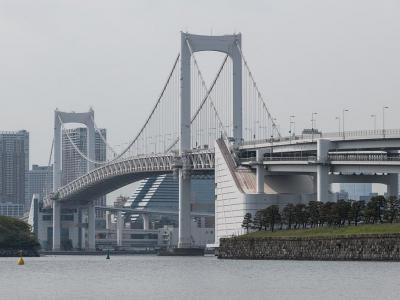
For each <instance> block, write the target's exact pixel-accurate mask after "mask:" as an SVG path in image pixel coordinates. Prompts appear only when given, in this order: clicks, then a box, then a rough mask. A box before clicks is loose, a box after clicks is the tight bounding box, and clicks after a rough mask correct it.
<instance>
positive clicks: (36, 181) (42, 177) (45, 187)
mask: <svg viewBox="0 0 400 300" xmlns="http://www.w3.org/2000/svg"><path fill="white" fill-rule="evenodd" d="M52 191H53V166H38V165H32V169H31V170H29V171H28V172H27V174H26V182H25V211H27V210H29V208H30V206H31V201H32V196H33V194H38V197H39V200H42V199H43V197H44V196H46V195H47V194H48V193H49V192H52Z"/></svg>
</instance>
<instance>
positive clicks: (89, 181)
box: [44, 150, 214, 207]
mask: <svg viewBox="0 0 400 300" xmlns="http://www.w3.org/2000/svg"><path fill="white" fill-rule="evenodd" d="M179 168H183V169H185V170H187V171H188V172H191V173H192V174H196V175H202V174H210V173H211V172H213V170H214V152H212V151H210V150H199V151H195V152H192V153H189V154H187V156H186V157H184V158H180V157H177V156H176V155H175V154H173V153H168V154H160V155H150V156H143V157H129V158H126V159H123V160H119V161H116V162H113V163H111V164H107V165H103V166H101V167H99V168H96V169H94V170H92V171H90V172H88V173H87V174H85V175H83V176H81V177H79V178H77V179H75V180H73V181H71V182H70V183H68V184H67V185H65V186H63V187H61V188H59V189H58V190H57V191H56V193H55V194H53V195H52V196H51V197H50V198H47V199H45V200H44V204H45V206H47V207H49V206H51V201H52V200H59V201H61V202H64V201H68V202H74V201H78V202H81V203H82V202H90V201H91V200H93V199H95V198H97V197H99V196H102V195H105V194H107V193H110V192H112V191H114V190H117V189H119V188H121V187H123V186H126V185H128V184H130V183H132V182H136V181H139V180H142V179H145V178H148V177H150V176H153V175H158V174H165V173H171V172H173V171H174V169H179Z"/></svg>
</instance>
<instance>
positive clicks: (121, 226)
mask: <svg viewBox="0 0 400 300" xmlns="http://www.w3.org/2000/svg"><path fill="white" fill-rule="evenodd" d="M123 231H124V219H123V217H122V211H119V212H117V246H118V247H121V246H122V236H123Z"/></svg>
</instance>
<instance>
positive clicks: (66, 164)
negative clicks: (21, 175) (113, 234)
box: [61, 127, 107, 226]
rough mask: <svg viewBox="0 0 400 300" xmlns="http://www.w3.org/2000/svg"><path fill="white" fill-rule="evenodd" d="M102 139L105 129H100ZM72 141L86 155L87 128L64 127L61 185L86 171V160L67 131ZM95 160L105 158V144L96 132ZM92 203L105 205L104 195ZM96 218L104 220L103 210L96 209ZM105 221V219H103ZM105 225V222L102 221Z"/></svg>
mask: <svg viewBox="0 0 400 300" xmlns="http://www.w3.org/2000/svg"><path fill="white" fill-rule="evenodd" d="M100 131H101V134H102V136H103V138H104V139H106V138H107V131H106V129H100ZM67 132H68V135H69V137H70V138H71V140H72V141H73V143H74V144H75V145H76V146H77V147H78V149H79V150H80V151H81V152H82V153H83V154H85V155H87V128H86V127H83V128H73V129H64V130H63V133H62V178H61V182H62V185H65V184H67V183H69V182H71V181H72V180H74V179H76V178H78V177H80V176H82V175H84V174H86V173H87V171H88V169H87V161H86V160H85V159H84V158H83V157H82V156H81V155H80V154H79V153H78V151H76V149H75V148H74V146H73V145H72V144H71V142H70V140H69V138H68V136H67V134H66V133H67ZM95 139H96V140H95V143H96V145H95V160H97V161H105V160H106V144H105V143H104V141H103V140H102V138H101V137H100V134H99V133H98V132H96V135H95ZM94 205H99V206H105V205H106V196H105V195H104V196H102V197H100V198H99V199H97V200H96V201H95V202H94ZM96 218H98V219H104V220H105V212H104V211H96ZM104 222H105V221H104ZM104 226H105V223H104Z"/></svg>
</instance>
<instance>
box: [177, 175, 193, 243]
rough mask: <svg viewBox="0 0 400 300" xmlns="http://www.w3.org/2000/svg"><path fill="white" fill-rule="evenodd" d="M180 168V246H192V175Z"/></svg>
mask: <svg viewBox="0 0 400 300" xmlns="http://www.w3.org/2000/svg"><path fill="white" fill-rule="evenodd" d="M184 172H185V170H182V169H180V170H179V242H178V247H179V248H190V247H191V244H192V243H191V226H190V219H191V217H190V175H189V176H187V175H186V174H183V173H184Z"/></svg>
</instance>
